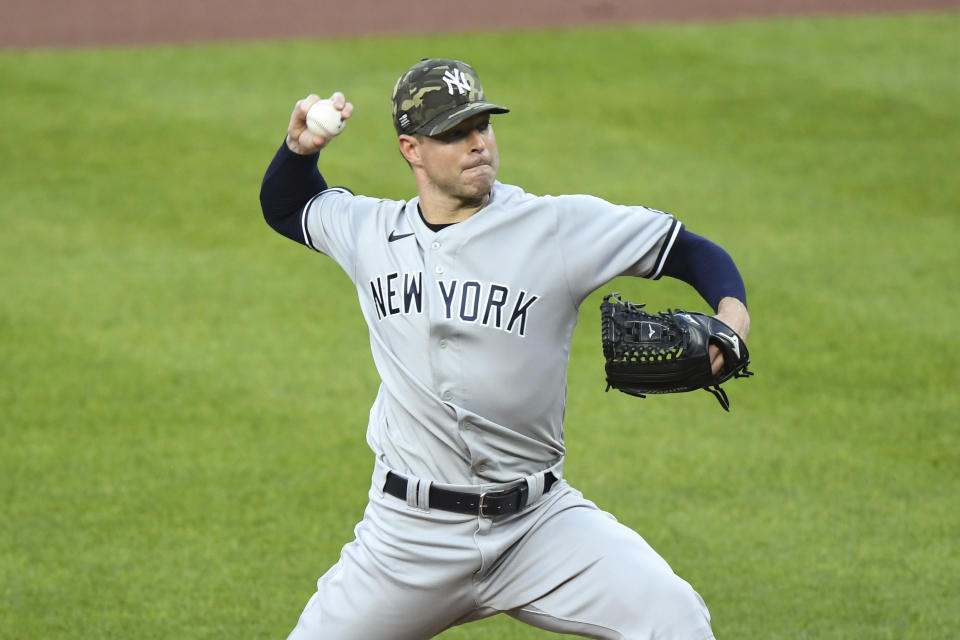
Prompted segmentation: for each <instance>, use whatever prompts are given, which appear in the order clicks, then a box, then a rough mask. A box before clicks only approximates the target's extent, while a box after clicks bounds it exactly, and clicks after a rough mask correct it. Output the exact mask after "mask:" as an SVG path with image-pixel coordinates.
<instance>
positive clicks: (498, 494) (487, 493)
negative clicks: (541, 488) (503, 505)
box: [478, 483, 527, 518]
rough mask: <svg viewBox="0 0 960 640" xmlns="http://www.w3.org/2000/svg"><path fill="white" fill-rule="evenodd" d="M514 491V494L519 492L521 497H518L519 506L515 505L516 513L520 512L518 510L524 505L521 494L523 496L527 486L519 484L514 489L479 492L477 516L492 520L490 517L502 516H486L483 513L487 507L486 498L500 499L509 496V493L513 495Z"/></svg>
mask: <svg viewBox="0 0 960 640" xmlns="http://www.w3.org/2000/svg"><path fill="white" fill-rule="evenodd" d="M515 491H516V492H519V493H520V494H521V495H520V504H518V505H517V511H520V510H521V509H523V507H524V506H525V505H524V504H523V502H524V496H523V494H525V493H526V492H527V485H526V483H523V484H519V485H517V486H515V487H510V488H509V489H500V490H499V491H481V492H480V503H479V505H478V510H479V513H478V515H479V516H480V517H481V518H492V517H493V516H495V515H496V516H500V515H504V514H502V513H496V514H492V515H488V514H487V513H486V512H485V511H484V508H485V507H486V506H487V505H486V500H487V496H493V497H496V498H502V497H503V496H507V495H510V494H511V493H514V492H515Z"/></svg>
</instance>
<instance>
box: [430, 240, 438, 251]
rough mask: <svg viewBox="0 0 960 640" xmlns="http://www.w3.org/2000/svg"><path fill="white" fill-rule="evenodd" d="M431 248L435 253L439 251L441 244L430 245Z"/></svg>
mask: <svg viewBox="0 0 960 640" xmlns="http://www.w3.org/2000/svg"><path fill="white" fill-rule="evenodd" d="M430 248H431V249H433V250H434V251H436V250H437V249H439V248H440V243H439V242H434V243H433V244H431V245H430Z"/></svg>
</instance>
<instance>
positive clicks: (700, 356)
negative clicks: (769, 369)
mask: <svg viewBox="0 0 960 640" xmlns="http://www.w3.org/2000/svg"><path fill="white" fill-rule="evenodd" d="M643 306H644V305H642V304H640V305H637V304H633V303H632V302H625V301H623V300H621V299H620V294H619V293H611V294H610V295H607V296H604V298H603V303H602V304H601V305H600V328H601V331H602V333H603V357H604V358H606V361H607V363H606V367H605V368H606V373H607V391H609V390H610V388H611V387H613V388H614V389H619V390H620V391H622V392H624V393H628V394H630V395H633V396H639V397H641V398H643V397H644V396H645V395H646V394H648V393H680V392H683V391H693V390H694V389H706V390H707V391H709V392H710V393H712V394H713V395H714V396H715V397H716V398H717V400H718V401H719V402H720V406H721V407H723V408H724V409H725V410H726V411H729V410H730V400H729V399H728V398H727V394H726V392H725V391H724V390H723V389H721V388H720V383H722V382H726V381H727V380H729V379H730V378H745V377H747V376H752V375H753V372H752V371H748V370H747V365H748V364H750V354H749V352H748V351H747V345H746V343H745V342H744V341H743V340H742V339H741V338H740V336H738V335H737V333H736V332H735V331H734V330H733V329H731V328H730V327H729V326H727V325H726V323H724V322H721V321H720V320H717V319H716V318H714V317H711V316H707V315H704V314H702V313H693V312H689V311H679V310H678V311H671V310H669V309H668V310H667V311H661V312H660V313H657V314H656V315H653V314H649V313H647V312H646V311H643ZM711 344H713V345H716V346H717V347H718V348H719V349H720V352H721V353H722V354H723V368H722V369H721V370H720V371H719V372H717V373H716V374H714V373H713V372H712V371H711V367H710V354H709V347H710V345H711Z"/></svg>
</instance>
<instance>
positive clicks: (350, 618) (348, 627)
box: [288, 488, 480, 640]
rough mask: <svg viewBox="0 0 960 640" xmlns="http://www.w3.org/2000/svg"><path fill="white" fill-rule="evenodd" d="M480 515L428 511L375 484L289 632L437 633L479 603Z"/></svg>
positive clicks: (311, 637)
mask: <svg viewBox="0 0 960 640" xmlns="http://www.w3.org/2000/svg"><path fill="white" fill-rule="evenodd" d="M476 529H477V519H476V517H471V516H463V515H458V514H451V513H446V512H443V511H430V512H424V511H420V510H417V509H413V508H412V507H409V506H407V504H406V503H404V502H403V501H402V500H398V499H396V498H394V497H392V496H384V495H383V494H382V493H381V492H379V491H378V490H377V489H376V488H374V489H372V490H371V491H370V502H369V504H368V505H367V509H366V511H365V513H364V518H363V520H362V521H361V522H360V524H358V525H357V527H356V529H355V535H356V538H355V539H354V540H353V541H352V542H350V543H349V544H347V545H346V546H344V548H343V550H342V551H341V555H340V561H339V562H338V563H337V564H336V565H334V566H333V567H332V568H331V569H330V570H329V571H328V572H327V573H326V574H325V575H324V576H323V577H322V578H321V579H320V580H319V581H318V583H317V592H316V593H315V594H313V597H311V598H310V601H309V602H308V603H307V606H306V607H305V608H304V610H303V613H302V614H301V616H300V620H299V621H298V623H297V626H296V628H294V630H293V631H292V632H291V633H290V636H289V638H288V640H369V639H370V638H390V639H391V640H413V639H418V638H431V637H433V636H434V635H436V634H438V633H440V632H441V631H442V630H443V629H445V628H446V627H448V626H450V624H452V623H453V621H455V620H457V619H459V618H461V617H463V616H464V615H467V614H468V613H469V612H470V611H472V610H473V609H475V607H476V602H475V600H474V597H473V596H474V594H473V591H472V587H473V583H472V580H471V576H472V574H473V573H474V572H475V571H477V569H478V568H479V566H480V558H479V554H478V552H477V549H476V546H475V544H474V543H473V535H474V533H475V532H476Z"/></svg>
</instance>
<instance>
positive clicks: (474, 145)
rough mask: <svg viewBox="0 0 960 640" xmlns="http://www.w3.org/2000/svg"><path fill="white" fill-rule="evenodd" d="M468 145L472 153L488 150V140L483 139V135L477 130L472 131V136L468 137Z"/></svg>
mask: <svg viewBox="0 0 960 640" xmlns="http://www.w3.org/2000/svg"><path fill="white" fill-rule="evenodd" d="M467 144H468V145H469V146H470V151H483V150H484V149H486V148H487V140H486V138H484V137H483V133H481V132H480V131H478V130H477V129H472V130H471V131H470V134H469V135H468V136H467Z"/></svg>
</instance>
